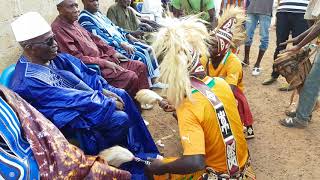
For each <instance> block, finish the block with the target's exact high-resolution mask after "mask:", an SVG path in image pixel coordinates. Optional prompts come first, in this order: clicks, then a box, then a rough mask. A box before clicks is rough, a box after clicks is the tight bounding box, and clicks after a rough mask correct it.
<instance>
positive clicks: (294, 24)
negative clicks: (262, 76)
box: [271, 12, 308, 78]
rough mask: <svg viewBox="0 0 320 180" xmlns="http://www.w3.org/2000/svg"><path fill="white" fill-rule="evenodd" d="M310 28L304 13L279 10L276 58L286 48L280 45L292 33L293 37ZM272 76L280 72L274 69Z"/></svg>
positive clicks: (274, 56)
mask: <svg viewBox="0 0 320 180" xmlns="http://www.w3.org/2000/svg"><path fill="white" fill-rule="evenodd" d="M307 29H308V22H307V20H305V19H304V13H290V12H278V13H277V22H276V34H277V47H276V50H275V52H274V55H273V59H274V60H275V59H276V58H277V56H278V54H279V52H280V51H282V50H284V49H286V47H287V46H286V45H284V46H279V44H280V43H283V42H285V41H287V40H288V38H289V35H290V33H291V36H292V38H295V37H297V36H299V35H300V34H301V33H303V32H304V31H306V30H307ZM271 76H272V77H274V78H278V77H279V73H277V72H275V71H274V67H273V70H272V74H271Z"/></svg>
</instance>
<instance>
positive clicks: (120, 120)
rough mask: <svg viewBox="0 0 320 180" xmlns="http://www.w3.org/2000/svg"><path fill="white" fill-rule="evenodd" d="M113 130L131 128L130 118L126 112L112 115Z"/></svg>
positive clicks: (116, 112) (117, 112) (111, 124)
mask: <svg viewBox="0 0 320 180" xmlns="http://www.w3.org/2000/svg"><path fill="white" fill-rule="evenodd" d="M110 126H111V128H121V129H122V128H125V129H127V128H128V127H129V117H128V114H127V113H125V112H124V111H115V112H114V113H112V115H111V122H110Z"/></svg>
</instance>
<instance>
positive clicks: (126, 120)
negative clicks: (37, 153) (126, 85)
mask: <svg viewBox="0 0 320 180" xmlns="http://www.w3.org/2000/svg"><path fill="white" fill-rule="evenodd" d="M31 24H32V26H31ZM12 29H13V32H14V34H15V37H16V40H17V41H18V42H19V43H20V45H21V47H22V48H23V55H22V56H21V57H20V58H19V60H18V62H17V65H16V69H15V73H14V75H13V80H12V82H11V85H10V87H11V89H12V90H14V91H15V92H17V93H18V94H19V95H20V96H21V97H22V98H24V99H25V100H26V101H28V102H29V103H30V104H31V105H32V106H33V107H35V108H36V109H37V110H39V111H40V112H41V113H42V114H44V115H45V116H46V117H47V118H48V119H50V120H51V121H52V122H53V123H54V124H55V125H56V126H57V127H58V128H59V129H60V130H61V131H62V132H63V133H64V135H65V136H66V137H70V138H76V139H77V141H78V142H79V143H80V146H81V148H82V149H83V150H84V152H85V153H86V154H97V153H99V152H100V151H101V150H103V149H105V148H107V147H111V146H114V145H121V146H123V147H126V148H128V149H129V150H130V151H131V152H132V153H134V154H135V155H136V156H138V157H141V158H143V159H146V158H148V157H156V156H157V154H158V153H159V152H158V150H157V147H156V145H155V144H154V142H153V140H152V137H151V135H150V133H149V131H148V129H147V127H146V126H145V124H144V121H143V119H142V117H141V115H140V113H139V111H138V110H137V108H136V106H135V104H134V103H133V101H132V99H131V98H130V96H129V95H128V94H127V93H126V92H125V91H124V90H122V89H117V88H115V87H113V86H111V85H109V84H108V82H107V81H105V80H104V79H103V78H102V77H101V76H98V75H97V73H96V72H94V71H92V70H90V69H89V68H87V66H86V65H85V64H83V63H82V62H81V60H79V59H77V58H76V57H73V56H71V55H69V54H64V53H61V54H60V53H57V50H58V46H57V43H56V41H55V40H54V34H53V33H52V31H51V28H50V25H49V24H48V23H47V22H46V21H45V20H44V19H43V18H42V17H41V15H40V14H38V13H35V12H30V13H26V14H24V15H22V16H21V17H19V18H18V19H17V20H15V21H14V22H13V23H12ZM126 168H128V169H127V170H129V171H130V172H131V173H132V174H133V176H134V174H138V175H139V174H142V175H143V167H141V166H138V165H135V164H129V165H127V166H126Z"/></svg>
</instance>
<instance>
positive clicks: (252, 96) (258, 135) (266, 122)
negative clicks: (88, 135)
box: [143, 29, 320, 180]
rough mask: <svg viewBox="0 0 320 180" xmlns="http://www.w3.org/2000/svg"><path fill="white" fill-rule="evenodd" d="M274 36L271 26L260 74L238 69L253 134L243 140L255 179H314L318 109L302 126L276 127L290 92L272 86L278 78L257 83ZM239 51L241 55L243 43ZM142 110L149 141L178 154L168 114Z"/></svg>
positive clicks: (319, 146) (319, 147) (318, 162)
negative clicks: (247, 103) (160, 140)
mask: <svg viewBox="0 0 320 180" xmlns="http://www.w3.org/2000/svg"><path fill="white" fill-rule="evenodd" d="M256 31H258V29H257V30H256ZM275 37H276V36H275V31H274V30H271V33H270V44H269V49H268V50H267V52H266V54H265V56H264V59H263V61H262V64H261V67H262V73H261V75H260V76H258V77H254V76H252V75H251V70H252V68H251V67H247V68H245V69H244V70H243V71H244V83H245V94H246V96H247V98H248V101H249V104H250V107H251V111H252V113H253V116H254V120H255V124H254V129H255V138H254V139H251V140H248V144H249V148H250V154H251V156H252V161H253V166H254V168H255V172H256V175H257V179H259V180H260V179H261V180H264V179H265V180H269V179H290V180H292V179H294V180H296V179H305V180H310V179H320V143H319V140H320V122H319V117H320V113H319V111H318V112H314V113H313V118H312V123H311V124H310V125H309V126H308V127H307V128H306V129H289V128H285V127H282V126H280V125H279V123H278V121H279V120H280V119H281V118H284V117H285V114H284V111H285V110H286V107H287V106H288V104H289V98H290V95H291V92H280V91H278V87H280V86H281V85H282V83H284V82H285V81H284V79H283V78H280V79H279V80H278V82H277V83H274V84H272V85H270V86H263V85H261V83H262V82H263V80H265V79H266V78H268V77H269V76H270V73H271V67H272V61H273V52H274V49H275V41H276V38H275ZM254 39H255V41H254V43H253V46H252V48H251V54H250V60H251V65H253V64H254V62H255V60H256V58H257V55H258V48H259V44H260V43H259V36H258V33H257V32H256V35H255V38H254ZM239 57H240V58H241V60H242V59H243V48H241V52H240V55H239ZM143 116H144V117H145V119H146V120H148V121H149V122H150V125H149V129H150V131H151V134H152V136H153V137H154V139H155V141H158V140H159V139H161V138H163V139H162V143H163V144H164V145H165V146H164V147H159V146H158V147H159V150H160V151H161V152H162V153H164V156H166V157H168V156H179V155H180V154H181V152H182V148H181V144H180V140H179V134H178V133H179V132H178V127H177V122H176V120H175V119H174V118H173V117H172V115H171V114H169V113H165V112H163V111H162V110H161V109H160V108H159V107H158V106H156V107H155V108H154V109H153V110H150V111H144V112H143Z"/></svg>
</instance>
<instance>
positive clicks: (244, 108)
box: [201, 7, 254, 138]
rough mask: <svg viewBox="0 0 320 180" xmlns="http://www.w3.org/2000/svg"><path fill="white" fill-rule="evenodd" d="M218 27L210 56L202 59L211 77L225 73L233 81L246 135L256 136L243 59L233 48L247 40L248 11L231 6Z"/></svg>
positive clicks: (211, 40) (224, 77)
mask: <svg viewBox="0 0 320 180" xmlns="http://www.w3.org/2000/svg"><path fill="white" fill-rule="evenodd" d="M218 22H219V23H218V26H217V28H216V29H215V30H214V31H212V32H211V37H210V41H209V45H208V48H209V56H208V57H206V56H203V57H202V58H201V63H202V65H203V66H204V67H205V70H206V73H207V75H208V76H211V77H221V78H223V79H224V80H226V82H227V83H228V84H229V85H230V87H231V89H232V91H233V94H234V96H235V98H236V99H237V101H238V103H237V104H238V110H239V114H240V118H241V121H242V123H243V125H244V126H245V127H246V132H245V133H246V138H253V137H254V132H253V127H252V125H253V117H252V114H251V111H250V107H249V103H248V101H247V98H246V96H245V95H244V93H243V90H244V84H243V80H242V79H243V72H242V65H241V61H240V59H239V58H238V57H237V55H236V54H234V53H233V52H232V48H234V47H239V46H240V45H241V44H243V43H244V41H245V38H246V32H245V29H244V27H243V23H244V22H245V15H244V11H243V10H242V9H240V8H237V7H229V8H227V9H226V11H225V12H224V13H223V14H222V16H221V17H219V19H218Z"/></svg>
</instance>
